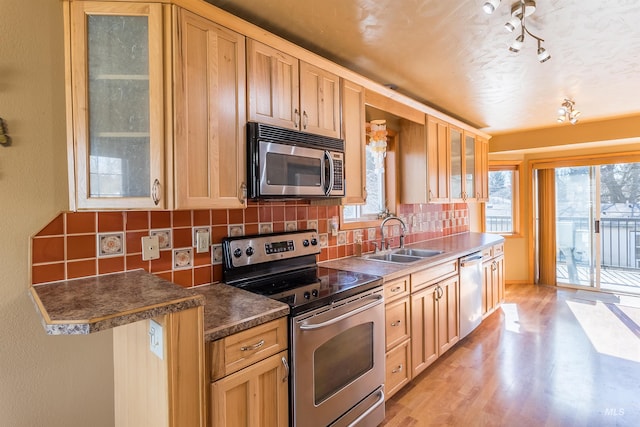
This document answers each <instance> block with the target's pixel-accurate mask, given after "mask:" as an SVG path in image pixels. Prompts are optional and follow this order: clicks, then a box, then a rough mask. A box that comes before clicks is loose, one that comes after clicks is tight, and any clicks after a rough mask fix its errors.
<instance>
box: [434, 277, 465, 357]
mask: <svg viewBox="0 0 640 427" xmlns="http://www.w3.org/2000/svg"><path fill="white" fill-rule="evenodd" d="M438 288H439V295H438V356H440V355H442V354H443V353H444V352H445V351H447V350H449V349H450V348H451V347H452V346H453V345H454V344H455V343H457V342H458V340H459V339H460V310H459V307H460V303H459V290H460V278H459V276H457V275H456V276H453V277H450V278H449V279H447V280H444V281H442V282H440V284H439V285H438Z"/></svg>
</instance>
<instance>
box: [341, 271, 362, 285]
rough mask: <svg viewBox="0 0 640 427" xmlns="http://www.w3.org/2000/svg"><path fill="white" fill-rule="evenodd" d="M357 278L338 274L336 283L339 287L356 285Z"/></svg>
mask: <svg viewBox="0 0 640 427" xmlns="http://www.w3.org/2000/svg"><path fill="white" fill-rule="evenodd" d="M357 281H358V278H357V277H356V276H354V275H352V274H341V273H338V283H339V284H341V285H350V284H352V283H356V282H357Z"/></svg>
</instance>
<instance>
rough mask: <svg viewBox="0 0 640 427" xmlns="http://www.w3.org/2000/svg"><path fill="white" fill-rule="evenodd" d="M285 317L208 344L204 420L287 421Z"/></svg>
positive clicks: (269, 425)
mask: <svg viewBox="0 0 640 427" xmlns="http://www.w3.org/2000/svg"><path fill="white" fill-rule="evenodd" d="M286 350H287V319H286V318H282V319H278V320H274V321H271V322H268V323H265V324H262V325H259V326H256V327H253V328H251V329H248V330H245V331H242V332H238V333H237V334H233V335H230V336H228V337H226V338H223V339H220V340H217V341H213V342H212V343H210V344H209V346H208V355H207V359H208V362H209V367H208V368H209V369H208V372H209V381H210V382H211V386H210V389H209V390H210V397H209V403H210V405H209V419H208V423H207V425H208V426H211V427H218V426H220V427H222V426H246V427H254V426H258V427H286V426H288V425H289V361H288V356H287V351H286Z"/></svg>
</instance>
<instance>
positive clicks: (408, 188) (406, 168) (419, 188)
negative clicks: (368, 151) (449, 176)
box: [399, 115, 428, 204]
mask: <svg viewBox="0 0 640 427" xmlns="http://www.w3.org/2000/svg"><path fill="white" fill-rule="evenodd" d="M422 118H423V120H422V123H416V122H412V121H410V120H406V119H401V120H400V144H399V146H400V170H399V173H400V179H401V183H402V184H401V185H400V203H403V204H419V203H427V200H428V191H427V168H426V167H425V163H426V162H427V159H428V154H427V138H426V134H425V127H424V115H423V116H422Z"/></svg>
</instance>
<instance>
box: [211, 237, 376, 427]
mask: <svg viewBox="0 0 640 427" xmlns="http://www.w3.org/2000/svg"><path fill="white" fill-rule="evenodd" d="M319 252H320V244H319V239H318V235H317V233H316V232H315V231H314V230H306V231H298V232H293V233H274V234H268V235H260V236H247V237H233V238H227V239H224V241H223V257H224V280H225V282H226V283H228V284H231V285H233V286H237V287H240V288H243V289H246V290H248V291H251V292H255V293H259V294H262V295H265V296H268V297H270V298H274V299H277V300H280V301H283V302H286V303H287V304H289V307H290V309H291V310H290V311H291V314H290V316H289V353H290V357H289V360H290V365H291V374H290V375H291V377H290V381H289V386H290V425H292V426H298V427H314V426H322V427H325V426H335V427H338V426H359V427H368V426H377V425H379V424H380V423H381V422H382V421H383V419H384V385H383V384H384V363H385V361H384V300H383V291H382V279H381V278H380V277H378V276H374V275H370V274H363V273H355V272H349V271H342V270H335V269H329V268H324V267H320V266H318V265H317V264H316V254H317V253H319Z"/></svg>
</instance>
